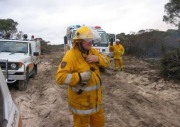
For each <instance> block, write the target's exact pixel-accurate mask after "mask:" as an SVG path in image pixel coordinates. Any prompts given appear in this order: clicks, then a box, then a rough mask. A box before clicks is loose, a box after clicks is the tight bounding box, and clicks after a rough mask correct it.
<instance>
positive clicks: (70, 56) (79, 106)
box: [56, 47, 109, 115]
mask: <svg viewBox="0 0 180 127" xmlns="http://www.w3.org/2000/svg"><path fill="white" fill-rule="evenodd" d="M89 54H92V55H96V56H98V57H99V63H92V64H88V63H87V62H86V61H85V59H86V57H87V55H86V54H83V53H81V52H80V51H79V49H78V48H77V47H73V48H72V49H70V50H69V51H68V52H67V53H66V54H65V56H64V57H63V59H62V62H61V63H60V65H59V67H58V70H57V73H56V81H57V83H58V84H59V85H63V84H66V85H68V104H69V109H70V111H72V113H75V114H78V115H89V114H93V113H96V112H97V111H99V109H100V107H101V105H102V85H101V80H100V71H99V66H101V67H106V66H107V65H108V64H109V61H108V59H106V57H104V56H102V55H101V54H100V53H99V52H98V51H97V50H96V49H94V48H91V49H90V50H89ZM91 68H94V69H93V72H92V76H91V78H90V80H89V81H88V82H87V85H86V86H85V87H84V88H83V92H82V93H81V94H77V91H78V86H79V81H80V78H79V74H78V73H81V72H84V71H88V70H92V69H91Z"/></svg>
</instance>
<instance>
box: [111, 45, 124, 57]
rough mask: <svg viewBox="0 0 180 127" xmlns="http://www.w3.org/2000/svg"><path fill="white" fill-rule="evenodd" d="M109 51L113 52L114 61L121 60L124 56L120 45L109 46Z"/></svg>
mask: <svg viewBox="0 0 180 127" xmlns="http://www.w3.org/2000/svg"><path fill="white" fill-rule="evenodd" d="M109 50H110V51H111V52H113V56H114V59H122V55H123V54H124V47H123V46H122V45H121V44H118V45H117V44H116V45H114V46H110V47H109Z"/></svg>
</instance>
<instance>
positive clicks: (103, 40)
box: [93, 32, 109, 47]
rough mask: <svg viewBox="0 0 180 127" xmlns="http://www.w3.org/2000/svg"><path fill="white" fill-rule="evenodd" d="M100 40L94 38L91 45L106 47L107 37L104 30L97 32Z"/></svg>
mask: <svg viewBox="0 0 180 127" xmlns="http://www.w3.org/2000/svg"><path fill="white" fill-rule="evenodd" d="M98 33H99V35H100V37H101V40H95V41H94V44H93V46H94V47H107V46H108V43H109V41H108V38H107V34H106V32H98Z"/></svg>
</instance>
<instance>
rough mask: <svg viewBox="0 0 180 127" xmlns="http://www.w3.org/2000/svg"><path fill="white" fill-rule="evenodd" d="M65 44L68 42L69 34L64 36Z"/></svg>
mask: <svg viewBox="0 0 180 127" xmlns="http://www.w3.org/2000/svg"><path fill="white" fill-rule="evenodd" d="M64 44H67V36H64Z"/></svg>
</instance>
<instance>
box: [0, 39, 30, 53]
mask: <svg viewBox="0 0 180 127" xmlns="http://www.w3.org/2000/svg"><path fill="white" fill-rule="evenodd" d="M0 43H1V46H2V48H1V49H0V52H14V53H27V52H28V45H27V43H23V42H14V41H1V42H0Z"/></svg>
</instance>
